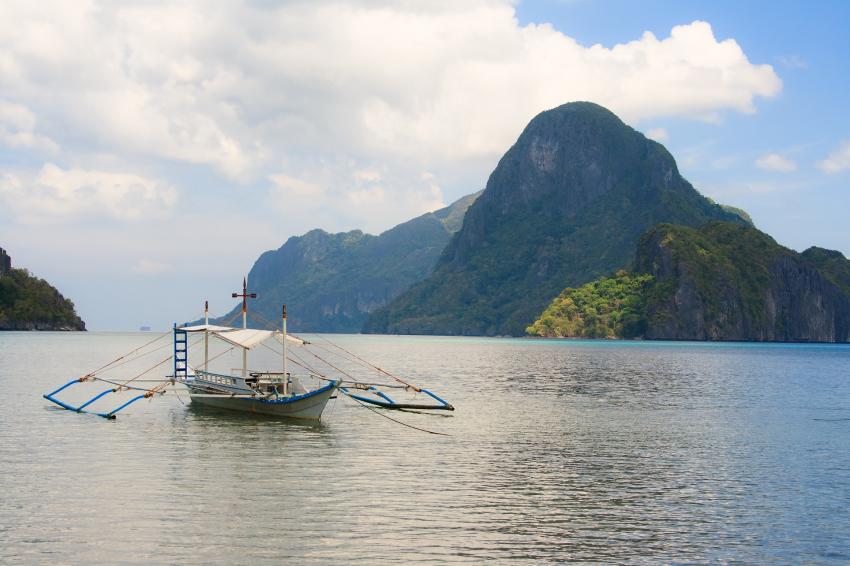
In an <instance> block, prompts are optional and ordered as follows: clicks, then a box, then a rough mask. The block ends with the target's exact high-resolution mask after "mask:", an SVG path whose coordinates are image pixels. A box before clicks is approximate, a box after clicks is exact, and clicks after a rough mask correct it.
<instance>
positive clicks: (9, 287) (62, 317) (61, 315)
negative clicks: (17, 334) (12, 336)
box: [0, 248, 86, 330]
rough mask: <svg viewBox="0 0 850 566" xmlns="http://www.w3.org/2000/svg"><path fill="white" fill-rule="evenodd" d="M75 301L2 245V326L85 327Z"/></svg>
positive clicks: (0, 328) (0, 278) (69, 328)
mask: <svg viewBox="0 0 850 566" xmlns="http://www.w3.org/2000/svg"><path fill="white" fill-rule="evenodd" d="M85 329H86V324H85V322H83V321H82V320H81V319H80V317H79V316H77V313H76V312H75V310H74V303H72V302H71V301H70V300H68V299H66V298H65V297H63V296H62V294H61V293H60V292H59V291H57V290H56V288H55V287H53V286H52V285H50V284H49V283H48V282H47V281H45V280H44V279H39V278H38V277H35V276H33V275H31V274H30V272H29V271H27V270H26V269H16V268H13V267H12V259H11V257H9V255H8V253H6V251H5V250H3V249H2V248H0V330H85Z"/></svg>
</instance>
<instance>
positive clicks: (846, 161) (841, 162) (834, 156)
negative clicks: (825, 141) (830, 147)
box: [818, 142, 850, 173]
mask: <svg viewBox="0 0 850 566" xmlns="http://www.w3.org/2000/svg"><path fill="white" fill-rule="evenodd" d="M818 167H819V168H820V170H821V171H823V172H825V173H839V172H841V171H846V170H847V169H850V142H844V143H843V144H841V147H839V148H838V149H836V150H835V151H833V152H832V153H830V154H829V157H827V158H826V159H824V160H823V161H821V162H820V163H818Z"/></svg>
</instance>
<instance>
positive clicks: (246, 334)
mask: <svg viewBox="0 0 850 566" xmlns="http://www.w3.org/2000/svg"><path fill="white" fill-rule="evenodd" d="M183 330H185V331H186V332H203V331H204V330H207V331H209V333H210V334H212V335H213V336H215V337H216V338H220V339H222V340H224V341H225V342H228V343H230V344H233V345H234V346H238V347H240V348H245V349H246V350H250V349H251V348H253V347H254V346H256V345H257V344H259V343H260V342H263V341H265V340H268V339H269V338H271V337H274V338H275V339H276V340H277V341H278V342H280V343H281V344H283V332H281V331H280V330H274V331H272V330H258V329H256V328H232V327H230V326H216V325H214V324H200V325H198V326H186V327H184V328H183ZM286 341H287V342H288V343H290V344H298V345H301V344H304V341H303V340H299V339H298V338H296V337H294V336H291V335H289V334H287V335H286Z"/></svg>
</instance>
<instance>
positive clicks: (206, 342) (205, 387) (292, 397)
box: [43, 280, 454, 428]
mask: <svg viewBox="0 0 850 566" xmlns="http://www.w3.org/2000/svg"><path fill="white" fill-rule="evenodd" d="M242 285H243V286H242V293H241V294H237V293H233V295H232V296H233V297H234V298H236V297H240V298H242V328H233V327H229V326H218V325H213V324H210V323H209V307H208V303H206V304H205V305H204V324H201V325H195V326H182V327H178V326H177V325H176V324H175V325H174V328H173V329H172V331H171V332H170V333H166V334H163V335H161V336H159V337H157V338H156V339H154V340H152V341H150V342H148V343H146V344H144V345H142V346H140V347H138V348H136V349H135V350H132V351H130V352H128V353H127V354H124V355H122V356H120V357H118V358H116V359H115V360H113V361H112V362H110V363H108V364H106V365H104V366H102V367H101V368H98V369H97V370H95V371H93V372H91V373H89V374H86V375H85V376H83V377H80V378H77V379H73V380H71V381H69V382H67V383H66V384H64V385H63V386H61V387H59V388H58V389H56V390H55V391H51V392H50V393H47V394H45V395H43V397H44V398H45V399H47V400H48V401H50V402H52V403H55V404H56V405H58V406H59V407H61V408H63V409H66V410H68V411H72V412H75V413H85V414H91V415H96V416H99V417H103V418H105V419H114V418H115V415H116V414H117V413H118V412H119V411H122V410H123V409H125V408H127V407H129V406H130V405H132V404H133V403H136V402H137V401H140V400H142V399H150V398H152V397H154V396H159V395H165V394H166V389H167V387H168V386H169V385H171V386H172V387H173V386H176V385H183V386H185V387H186V388H187V389H188V392H189V397H190V399H191V400H192V402H193V403H197V404H200V405H206V406H211V407H216V408H219V409H228V410H234V411H241V412H248V413H256V414H264V415H272V416H277V417H284V418H291V419H301V420H313V421H316V420H319V419H320V418H321V415H322V412H323V411H324V409H325V406H326V405H327V403H328V401H330V400H331V399H334V398H336V395H335V394H336V393H337V392H338V391H339V392H342V393H343V394H344V395H346V396H347V397H349V398H351V399H353V400H355V401H356V402H358V403H361V404H366V405H369V406H374V407H380V408H384V409H391V410H416V411H454V407H453V406H452V405H451V404H449V403H448V402H447V401H445V400H444V399H442V398H440V397H439V396H437V395H436V394H434V393H432V392H431V391H429V390H427V389H422V388H419V387H417V386H415V385H412V384H410V383H407V382H406V381H404V380H402V379H401V378H399V377H396V376H395V375H392V374H391V373H389V372H387V371H385V370H383V369H381V368H379V367H377V366H375V365H373V364H371V363H369V362H367V361H366V360H363V359H362V358H360V357H359V356H357V355H356V354H353V353H352V352H349V351H348V350H345V349H344V348H342V347H341V346H338V345H336V344H333V343H331V342H330V341H329V340H327V339H326V338H323V339H322V340H324V341H326V342H328V344H330V345H331V346H333V347H334V348H335V349H336V350H334V352H335V353H336V354H337V355H339V356H340V357H341V358H343V359H344V360H346V361H348V362H351V363H354V364H356V365H359V366H360V367H361V369H362V368H363V367H365V368H367V369H369V370H370V371H376V372H378V373H380V374H382V375H385V376H387V377H390V378H392V379H393V380H395V381H396V382H397V383H396V384H378V383H365V382H363V381H361V380H357V379H355V378H354V376H352V375H351V374H350V373H348V372H346V371H345V370H343V369H342V368H340V367H338V365H336V364H335V363H332V362H330V361H328V360H326V359H324V358H322V357H321V356H319V355H318V353H316V352H314V351H310V350H309V349H308V350H307V352H308V353H309V354H310V355H311V356H313V357H315V358H316V359H317V360H318V361H319V363H321V364H324V365H325V366H327V367H329V368H331V369H332V370H333V371H334V372H336V373H337V374H338V375H337V377H333V378H332V377H328V375H326V372H322V371H319V370H317V369H315V368H314V367H311V365H310V364H309V363H307V362H306V361H305V360H304V358H301V357H298V356H295V357H294V358H292V357H291V355H290V351H289V346H291V345H294V346H303V347H305V349H306V346H307V345H308V344H310V342H307V341H305V340H302V339H300V338H297V337H295V336H292V335H290V334H288V333H287V331H286V305H283V309H282V316H281V322H282V327H281V329H280V330H260V329H254V328H248V325H247V299H248V298H255V297H256V294H255V293H248V290H247V280H243V282H242ZM168 334H171V335H172V345H173V350H172V353H171V354H170V355H169V356H168V357H166V358H165V359H164V360H162V361H160V362H159V363H157V364H156V365H154V366H153V367H151V368H148V369H147V370H145V371H143V372H142V373H140V374H138V375H136V376H135V377H133V378H131V379H127V380H124V381H117V380H111V379H105V378H103V377H100V375H99V374H100V373H101V372H104V371H108V370H111V369H114V368H116V367H118V366H121V365H123V364H125V363H127V362H130V361H134V360H136V359H139V358H141V357H144V356H146V355H148V354H151V353H153V352H155V351H156V350H150V351H146V352H145V353H141V354H140V353H139V352H140V351H142V350H146V349H148V348H149V347H150V346H152V345H153V344H154V343H155V342H157V341H158V340H160V339H162V338H164V337H165V336H168ZM195 334H197V335H203V364H198V365H197V366H192V365H190V360H189V350H190V346H189V336H190V335H195ZM211 339H217V340H219V341H221V342H223V343H224V345H225V346H226V347H228V346H229V348H228V349H226V350H225V351H224V352H222V353H227V352H229V351H232V350H233V349H237V348H238V349H241V351H242V367H241V368H237V370H234V371H232V372H231V374H225V373H217V372H213V371H210V362H211V361H213V360H214V359H215V358H217V357H218V356H220V355H222V354H219V355H217V356H214V357H212V358H211V357H210V340H211ZM267 341H275V342H278V343H280V345H281V346H282V352H279V353H280V356H281V358H280V360H281V366H282V367H281V370H280V371H258V370H251V369H249V368H248V352H249V350H251V349H252V348H254V347H255V346H258V345H264V346H266V347H268V345H267V344H266V342H267ZM200 342H201V340H200V338H199V339H198V340H196V342H195V343H194V344H193V345H196V344H200ZM165 345H166V344H163V345H161V346H159V347H158V348H157V350H158V349H159V348H162V347H164V346H165ZM268 348H269V349H270V350H272V351H274V349H273V348H270V347H268ZM337 350H338V351H337ZM340 352H341V353H340ZM292 355H294V354H292ZM168 361H172V362H173V366H172V368H173V372H172V373H171V375H168V376H165V377H164V378H162V379H159V380H154V383H155V385H154V386H152V387H148V388H146V387H139V386H138V385H140V384H141V382H140V381H138V379H139V378H140V377H142V376H143V375H145V374H147V373H148V372H150V371H152V370H153V369H154V368H156V367H159V366H161V365H163V364H165V363H166V362H168ZM290 362H293V363H295V364H297V365H299V366H301V367H302V368H303V369H305V370H307V372H306V373H302V374H294V373H291V372H290V371H289V363H290ZM337 363H339V362H337ZM345 378H348V379H345ZM87 381H102V382H105V383H108V384H110V386H111V387H110V388H109V389H106V390H103V391H100V392H98V393H97V394H96V395H94V396H93V397H91V398H89V399H88V400H86V401H84V402H82V403H79V404H73V403H70V402H67V401H63V400H61V399H59V398H57V395H58V394H60V393H62V392H63V391H65V390H66V389H68V388H70V387H72V386H73V385H76V384H79V383H84V382H87ZM380 388H396V389H403V390H405V391H407V392H413V393H414V396H415V395H416V394H418V393H423V394H424V395H427V396H428V397H429V398H430V399H431V400H433V401H434V402H426V403H420V402H415V400H411V401H397V400H395V399H393V398H392V397H390V396H389V395H388V394H387V393H385V392H384V391H382V390H381V389H380ZM120 392H132V393H135V395H133V396H132V397H131V398H130V399H128V400H125V401H124V402H122V403H121V404H120V405H118V406H117V407H116V408H114V409H112V410H108V411H100V410H94V409H93V407H94V406H95V405H96V403H97V402H98V401H100V400H101V399H103V398H104V397H107V396H108V395H110V394H116V393H120ZM414 428H415V427H414Z"/></svg>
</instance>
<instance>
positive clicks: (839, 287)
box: [527, 222, 850, 342]
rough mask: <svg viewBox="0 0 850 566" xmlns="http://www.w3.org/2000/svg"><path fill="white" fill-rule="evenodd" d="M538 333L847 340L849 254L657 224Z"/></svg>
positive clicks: (729, 229) (743, 230)
mask: <svg viewBox="0 0 850 566" xmlns="http://www.w3.org/2000/svg"><path fill="white" fill-rule="evenodd" d="M527 330H528V333H529V334H532V335H535V336H545V337H582V338H648V339H654V340H747V341H780V342H847V341H848V340H850V261H848V260H847V258H845V257H844V256H843V255H842V254H841V253H840V252H834V251H831V250H825V249H823V248H815V247H813V248H809V249H808V250H806V251H805V252H803V253H801V254H799V253H797V252H795V251H793V250H789V249H788V248H785V247H783V246H780V245H779V244H777V243H776V242H775V241H774V240H773V238H771V237H770V236H768V235H767V234H765V233H763V232H760V231H759V230H757V229H755V228H753V227H750V226H741V225H739V224H732V223H728V222H713V223H709V224H705V225H703V226H701V227H700V228H698V229H694V228H687V227H684V226H675V225H671V224H662V225H660V226H656V227H654V228H652V229H651V230H649V231H648V232H647V233H646V234H644V235H643V237H641V239H640V242H639V244H638V248H637V257H636V259H635V263H634V266H633V268H632V271H631V272H626V271H623V270H621V271H619V272H617V273H615V274H613V275H612V276H610V277H602V278H600V279H597V280H595V281H592V282H590V283H587V284H585V285H582V286H581V287H578V288H567V289H565V290H564V291H563V292H562V293H561V294H560V295H559V296H558V297H557V298H556V299H555V300H554V301H552V303H551V304H550V305H549V307H548V308H547V309H546V310H545V311H544V312H543V314H542V315H541V316H540V317H539V318H538V319H537V320H536V321H535V322H534V323H533V324H532V325H531V326H529V327H528V329H527Z"/></svg>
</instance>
